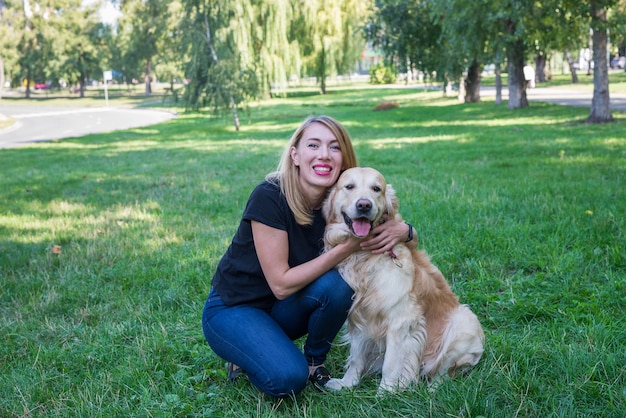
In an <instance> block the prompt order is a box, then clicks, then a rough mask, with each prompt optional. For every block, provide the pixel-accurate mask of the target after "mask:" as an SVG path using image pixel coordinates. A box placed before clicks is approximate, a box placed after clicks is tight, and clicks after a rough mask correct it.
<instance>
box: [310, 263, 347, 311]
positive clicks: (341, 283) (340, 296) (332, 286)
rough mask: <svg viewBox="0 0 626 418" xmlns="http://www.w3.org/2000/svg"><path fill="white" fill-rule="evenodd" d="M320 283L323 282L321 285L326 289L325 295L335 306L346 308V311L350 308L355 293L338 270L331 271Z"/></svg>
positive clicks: (321, 278)
mask: <svg viewBox="0 0 626 418" xmlns="http://www.w3.org/2000/svg"><path fill="white" fill-rule="evenodd" d="M318 281H321V283H320V284H322V285H323V287H324V293H326V295H327V297H328V299H329V301H330V302H331V303H332V304H333V305H335V306H342V307H345V309H346V310H347V309H349V308H350V306H351V305H352V297H353V296H354V291H353V290H352V288H351V287H350V286H349V285H348V283H346V281H345V280H344V279H343V277H341V274H339V272H338V271H337V270H334V269H333V270H330V271H329V272H327V273H325V274H324V275H323V276H321V277H320V278H319V279H318Z"/></svg>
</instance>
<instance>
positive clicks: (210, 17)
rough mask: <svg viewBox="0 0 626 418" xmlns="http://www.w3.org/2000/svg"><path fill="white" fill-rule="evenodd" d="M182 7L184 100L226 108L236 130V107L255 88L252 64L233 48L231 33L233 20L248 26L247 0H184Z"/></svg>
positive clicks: (192, 105)
mask: <svg viewBox="0 0 626 418" xmlns="http://www.w3.org/2000/svg"><path fill="white" fill-rule="evenodd" d="M184 7H185V18H184V20H183V21H182V22H181V25H183V26H184V30H183V33H184V36H185V40H184V45H185V46H186V48H187V50H186V53H188V55H189V62H188V64H187V68H186V74H187V77H188V78H189V79H190V80H191V81H190V82H189V84H188V85H187V87H186V89H185V95H184V98H185V103H186V105H187V107H188V108H192V109H200V108H204V107H209V108H212V109H213V110H214V111H215V112H219V111H220V110H223V109H230V110H231V111H232V114H233V122H234V125H235V129H237V130H238V129H239V116H238V107H239V106H240V105H242V104H244V103H246V102H248V101H249V100H251V99H253V98H254V97H256V96H257V94H258V91H259V88H258V79H257V76H256V73H255V72H254V68H252V67H250V66H249V65H245V64H244V62H249V61H246V59H247V58H248V57H246V56H244V54H242V53H241V50H240V49H238V48H237V44H236V42H235V36H234V28H235V27H237V24H240V25H242V26H244V27H252V26H251V25H252V22H250V21H249V20H248V21H246V19H250V18H254V13H245V11H246V10H251V9H252V8H251V4H250V2H249V1H247V0H235V1H229V0H212V1H202V0H186V1H185V2H184ZM238 19H241V20H239V21H238ZM240 35H241V38H239V39H240V40H241V39H248V40H251V41H254V40H256V39H257V38H256V37H255V36H254V35H255V34H253V33H248V34H246V35H245V36H244V35H243V34H240ZM248 35H249V36H248Z"/></svg>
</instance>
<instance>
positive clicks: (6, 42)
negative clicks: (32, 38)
mask: <svg viewBox="0 0 626 418" xmlns="http://www.w3.org/2000/svg"><path fill="white" fill-rule="evenodd" d="M20 10H21V7H20V4H19V2H18V1H17V0H13V1H12V0H0V99H2V95H3V89H4V84H5V82H6V80H7V72H8V74H9V78H11V74H12V73H13V72H15V71H17V62H18V49H17V45H18V43H19V39H20V37H21V32H22V31H23V30H24V14H23V13H21V12H20Z"/></svg>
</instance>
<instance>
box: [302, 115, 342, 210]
mask: <svg viewBox="0 0 626 418" xmlns="http://www.w3.org/2000/svg"><path fill="white" fill-rule="evenodd" d="M291 158H292V160H293V163H294V165H296V166H297V167H298V177H299V180H300V185H301V186H302V188H303V191H304V193H305V195H307V197H309V198H310V199H311V200H315V199H318V198H319V197H320V196H322V195H323V194H324V193H326V190H327V189H328V188H329V187H331V186H332V185H333V184H335V182H336V181H337V179H338V178H339V175H340V174H341V168H342V165H343V154H342V152H341V146H340V144H339V141H338V140H337V138H336V137H335V135H334V134H333V132H332V131H331V130H330V129H328V128H327V127H326V126H324V125H323V124H321V123H313V124H311V125H310V126H309V127H307V128H306V129H305V130H304V132H303V134H302V137H301V138H300V140H299V141H298V144H297V145H296V146H295V147H292V148H291Z"/></svg>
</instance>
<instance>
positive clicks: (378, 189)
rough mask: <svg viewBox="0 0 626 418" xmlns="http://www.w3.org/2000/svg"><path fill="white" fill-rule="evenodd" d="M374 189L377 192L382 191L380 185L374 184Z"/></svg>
mask: <svg viewBox="0 0 626 418" xmlns="http://www.w3.org/2000/svg"><path fill="white" fill-rule="evenodd" d="M372 190H374V191H375V192H376V193H380V192H381V191H382V189H381V188H380V186H374V187H372Z"/></svg>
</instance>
